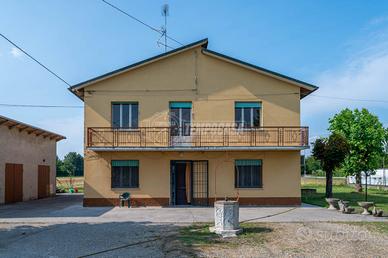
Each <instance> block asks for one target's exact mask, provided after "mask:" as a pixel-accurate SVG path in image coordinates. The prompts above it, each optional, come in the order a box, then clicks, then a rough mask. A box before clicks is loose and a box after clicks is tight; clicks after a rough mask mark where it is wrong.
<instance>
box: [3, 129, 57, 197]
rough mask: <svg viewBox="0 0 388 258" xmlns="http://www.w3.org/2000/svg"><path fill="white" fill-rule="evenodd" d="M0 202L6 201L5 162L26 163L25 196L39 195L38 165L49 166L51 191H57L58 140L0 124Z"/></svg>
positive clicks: (24, 169) (24, 164)
mask: <svg viewBox="0 0 388 258" xmlns="http://www.w3.org/2000/svg"><path fill="white" fill-rule="evenodd" d="M0 146H1V148H0V203H4V180H5V163H16V164H23V200H24V201H27V200H31V199H36V198H37V197H38V165H48V166H50V193H51V194H52V195H55V183H56V182H55V176H56V141H55V140H50V139H48V138H46V139H44V138H43V137H42V136H39V137H37V136H36V135H33V134H27V133H26V132H19V129H8V127H5V126H0Z"/></svg>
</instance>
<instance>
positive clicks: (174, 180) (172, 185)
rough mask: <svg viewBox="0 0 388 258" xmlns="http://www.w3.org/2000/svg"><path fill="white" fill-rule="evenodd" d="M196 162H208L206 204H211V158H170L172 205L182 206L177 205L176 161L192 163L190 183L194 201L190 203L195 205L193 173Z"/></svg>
mask: <svg viewBox="0 0 388 258" xmlns="http://www.w3.org/2000/svg"><path fill="white" fill-rule="evenodd" d="M195 162H206V182H207V184H206V199H207V200H206V206H209V160H170V205H172V206H181V205H177V204H176V176H175V173H176V171H175V166H174V164H175V163H190V164H191V166H190V168H191V171H190V177H191V179H190V183H191V186H190V196H191V199H192V202H191V204H188V205H192V206H195V205H196V204H195V201H194V195H193V193H194V180H193V179H194V176H193V175H194V173H193V168H194V166H193V164H194V163H195Z"/></svg>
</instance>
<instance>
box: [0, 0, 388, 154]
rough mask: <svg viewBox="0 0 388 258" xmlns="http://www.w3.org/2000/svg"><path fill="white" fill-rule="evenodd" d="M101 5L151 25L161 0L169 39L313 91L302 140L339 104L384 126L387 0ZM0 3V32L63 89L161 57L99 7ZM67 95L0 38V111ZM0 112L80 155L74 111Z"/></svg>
mask: <svg viewBox="0 0 388 258" xmlns="http://www.w3.org/2000/svg"><path fill="white" fill-rule="evenodd" d="M109 2H111V3H112V4H114V5H117V6H118V7H120V8H121V9H123V10H125V11H126V12H128V13H130V14H132V15H133V16H136V17H137V18H140V19H141V20H143V21H145V22H146V23H147V24H150V25H152V26H153V27H157V28H160V27H161V26H162V25H163V24H164V20H163V17H162V16H161V6H162V5H163V4H165V3H168V4H169V7H170V14H169V16H168V26H167V27H168V34H169V35H170V36H171V37H173V38H175V39H177V40H178V41H180V42H182V43H184V44H189V43H191V42H194V41H197V40H200V39H203V38H208V39H209V45H208V48H209V49H211V50H215V51H217V52H221V53H223V54H226V55H229V56H232V57H234V58H238V59H241V60H243V61H246V62H249V63H252V64H255V65H258V66H262V67H265V68H267V69H270V70H273V71H276V72H279V73H282V74H285V75H288V76H291V77H294V78H297V79H300V80H303V81H306V82H309V83H312V84H315V85H317V86H319V87H320V88H319V90H318V91H316V92H315V93H314V94H312V95H310V96H308V97H306V98H304V99H303V100H302V104H301V107H302V110H301V120H302V121H301V122H302V125H307V126H309V127H310V137H311V138H310V140H314V139H315V138H317V137H321V136H326V135H327V134H328V132H327V127H328V119H329V118H330V117H332V116H333V115H334V114H335V113H338V112H339V111H340V110H341V109H343V108H347V107H348V108H363V107H365V108H367V109H369V110H370V111H371V112H373V113H374V114H375V115H377V116H378V117H379V119H380V121H381V122H382V123H383V124H384V126H386V127H388V1H373V2H372V1H350V0H344V1H334V0H333V1H326V0H325V1H309V0H307V1H302V0H298V1H297V0H295V1H288V0H284V1H241V0H240V1H231V0H225V1H179V0H176V1H164V0H163V1H159V0H153V1H144V0H143V1H124V0H109ZM0 6H1V15H0V33H2V34H4V35H5V36H7V37H8V38H9V39H11V40H12V41H14V42H15V43H17V44H18V45H19V46H21V47H22V48H23V49H25V50H26V51H27V52H28V53H30V54H31V55H32V56H34V57H35V58H37V59H38V60H39V61H41V62H42V63H43V64H45V65H46V66H48V67H49V68H50V69H52V70H53V71H55V72H56V73H57V74H59V75H60V76H61V77H62V78H63V79H65V80H66V81H67V82H68V83H69V84H71V85H73V84H77V83H79V82H82V81H85V80H87V79H90V78H93V77H95V76H98V75H101V74H103V73H106V72H110V71H112V70H114V69H117V68H120V67H123V66H126V65H129V64H131V63H134V62H137V61H140V60H142V59H145V58H148V57H151V56H154V55H157V54H160V53H162V52H163V51H164V48H163V47H162V46H158V44H157V40H158V39H159V34H157V33H156V32H154V31H152V30H150V29H148V28H147V27H145V26H144V25H141V24H140V23H137V22H135V21H134V20H132V19H130V18H129V17H127V16H124V15H123V14H121V13H119V12H117V11H116V10H114V9H112V8H111V7H109V6H108V5H106V4H105V3H103V2H102V1H100V0H85V1H78V0H66V1H65V0H62V1H60V0H58V1H49V0H39V1H35V0H28V1H27V0H19V1H13V0H1V1H0ZM168 44H169V45H171V46H172V47H178V46H179V45H177V44H175V43H174V42H169V43H168ZM67 88H68V86H67V85H66V84H65V83H63V82H61V81H60V80H58V79H57V78H56V77H54V76H53V75H51V74H50V73H48V72H47V71H46V70H44V69H43V68H42V67H40V66H39V65H37V64H36V63H35V62H33V61H32V60H31V59H29V58H28V57H27V56H25V55H24V54H23V53H21V52H20V51H19V50H17V49H16V48H14V47H13V46H12V45H10V44H9V43H8V42H7V41H5V40H3V39H2V38H0V104H32V105H71V106H82V105H83V103H82V101H81V100H79V99H78V98H76V97H75V96H74V95H73V94H71V93H70V92H69V91H68V90H67ZM350 99H353V100H350ZM361 100H364V101H361ZM365 100H367V101H365ZM370 100H372V101H370ZM379 101H380V102H379ZM384 101H385V102H384ZM0 114H1V115H4V116H7V117H10V118H13V119H16V120H20V121H23V122H25V123H29V124H32V125H34V126H38V127H42V128H44V129H47V130H50V131H54V132H57V133H60V134H62V135H65V136H66V137H67V139H66V140H64V141H61V142H59V143H58V155H59V156H60V157H63V156H64V155H65V154H66V153H68V152H69V151H77V152H79V153H81V154H82V153H83V110H82V108H20V107H5V106H0Z"/></svg>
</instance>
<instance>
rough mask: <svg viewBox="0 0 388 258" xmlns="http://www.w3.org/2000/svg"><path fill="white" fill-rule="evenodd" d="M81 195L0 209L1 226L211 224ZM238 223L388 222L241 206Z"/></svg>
mask: <svg viewBox="0 0 388 258" xmlns="http://www.w3.org/2000/svg"><path fill="white" fill-rule="evenodd" d="M82 198H83V196H82V195H74V194H73V195H59V196H57V197H55V198H49V199H41V200H36V201H29V202H24V203H17V204H12V205H4V206H0V223H4V222H6V223H25V222H44V223H47V222H50V223H57V224H58V223H72V222H74V223H79V222H86V223H100V222H147V223H175V224H179V223H193V222H211V221H213V212H214V211H213V208H211V207H168V208H160V207H145V208H130V209H128V208H118V207H114V208H113V207H87V208H85V207H82ZM240 221H262V222H306V221H310V222H313V221H329V222H333V221H388V219H387V218H386V217H384V218H374V217H372V216H364V215H359V214H341V213H339V212H336V211H329V210H327V209H324V208H321V207H317V206H312V205H302V206H301V207H241V208H240Z"/></svg>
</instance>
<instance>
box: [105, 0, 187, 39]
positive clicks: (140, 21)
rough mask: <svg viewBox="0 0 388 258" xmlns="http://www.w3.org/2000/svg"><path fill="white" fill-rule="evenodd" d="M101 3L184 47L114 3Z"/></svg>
mask: <svg viewBox="0 0 388 258" xmlns="http://www.w3.org/2000/svg"><path fill="white" fill-rule="evenodd" d="M101 1H102V2H103V3H105V4H107V5H109V6H110V7H112V8H113V9H115V10H116V11H118V12H120V13H122V14H124V15H126V16H128V17H129V18H131V19H133V20H135V21H137V22H139V23H141V24H143V25H144V26H146V27H147V28H149V29H151V30H153V31H155V32H157V33H159V34H160V35H162V36H165V37H166V38H168V39H169V40H172V41H174V42H175V43H178V44H180V45H181V46H183V45H184V44H183V43H181V42H179V41H178V40H176V39H174V38H172V37H170V36H168V35H164V32H163V31H161V30H159V29H157V28H155V27H153V26H151V25H149V24H147V23H145V22H144V21H142V20H140V19H139V18H136V17H135V16H133V15H131V14H129V13H127V12H126V11H124V10H123V9H121V8H119V7H117V6H116V5H113V4H112V3H109V2H108V1H106V0H101Z"/></svg>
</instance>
